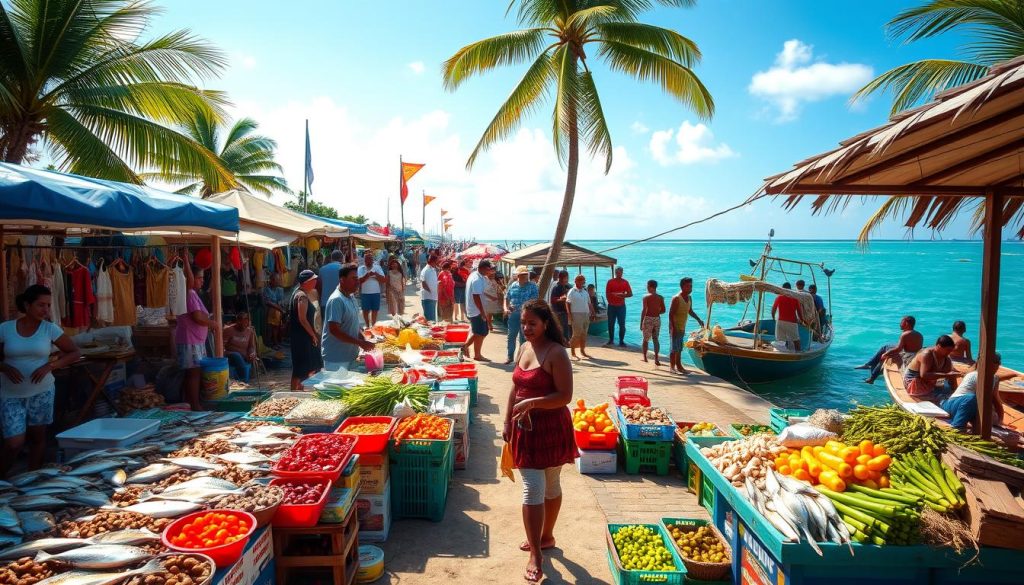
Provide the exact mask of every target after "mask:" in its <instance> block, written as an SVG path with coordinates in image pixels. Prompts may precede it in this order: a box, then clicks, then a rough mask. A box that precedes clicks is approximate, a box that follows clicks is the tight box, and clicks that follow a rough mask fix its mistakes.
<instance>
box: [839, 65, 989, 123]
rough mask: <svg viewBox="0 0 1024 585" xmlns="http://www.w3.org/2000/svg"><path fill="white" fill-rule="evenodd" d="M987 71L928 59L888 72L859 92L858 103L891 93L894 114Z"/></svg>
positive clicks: (986, 69)
mask: <svg viewBox="0 0 1024 585" xmlns="http://www.w3.org/2000/svg"><path fill="white" fill-rule="evenodd" d="M987 73H988V67H986V66H985V65H980V64H977V63H969V62H966V61H948V60H942V59H925V60H922V61H915V62H913V63H907V64H906V65H900V66H899V67H895V68H893V69H890V70H889V71H886V72H885V73H883V74H881V75H879V76H878V77H876V78H875V79H873V80H872V81H871V82H870V83H868V84H867V85H865V86H864V87H862V88H860V89H859V90H857V93H855V94H853V97H852V98H850V100H851V102H854V103H856V102H858V101H860V100H863V99H865V98H866V97H867V96H869V95H871V94H873V93H892V94H894V99H893V103H892V112H891V113H893V114H895V113H897V112H900V111H902V110H905V109H907V108H910V107H913V106H915V105H918V104H921V103H923V102H924V101H926V100H928V99H930V98H931V97H932V96H934V95H935V94H936V93H938V92H940V91H943V90H945V89H948V88H950V87H956V86H958V85H962V84H964V83H967V82H970V81H974V80H976V79H980V78H982V77H984V76H985V75H986V74H987Z"/></svg>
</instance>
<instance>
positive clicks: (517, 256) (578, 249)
mask: <svg viewBox="0 0 1024 585" xmlns="http://www.w3.org/2000/svg"><path fill="white" fill-rule="evenodd" d="M550 249H551V242H542V243H540V244H534V245H532V246H527V247H526V248H523V249H521V250H516V251H515V252H509V253H508V254H506V255H505V256H503V257H502V259H501V261H502V262H506V263H508V264H511V265H513V266H541V265H543V264H544V263H545V262H547V259H548V250H550ZM615 262H616V260H615V258H612V257H611V256H605V255H604V254H598V253H597V252H594V251H592V250H588V249H586V248H584V247H582V246H577V245H576V244H573V243H571V242H564V243H563V244H562V251H561V253H560V254H559V255H558V261H557V262H555V265H556V266H609V267H611V266H615Z"/></svg>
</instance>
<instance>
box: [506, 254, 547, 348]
mask: <svg viewBox="0 0 1024 585" xmlns="http://www.w3.org/2000/svg"><path fill="white" fill-rule="evenodd" d="M513 274H514V275H515V280H514V281H512V284H510V285H509V287H508V289H507V290H506V291H505V322H506V323H507V324H508V327H507V328H508V334H507V337H508V355H507V359H506V360H505V365H508V364H511V363H512V358H513V356H515V353H516V340H517V339H518V340H519V345H522V344H523V343H525V342H526V337H525V336H524V335H523V330H522V327H520V320H521V315H520V313H521V312H522V310H523V305H525V304H526V301H529V300H532V299H536V298H538V297H540V289H539V288H537V283H535V282H531V281H530V269H529V268H527V267H526V266H520V267H518V268H516V270H515V272H513Z"/></svg>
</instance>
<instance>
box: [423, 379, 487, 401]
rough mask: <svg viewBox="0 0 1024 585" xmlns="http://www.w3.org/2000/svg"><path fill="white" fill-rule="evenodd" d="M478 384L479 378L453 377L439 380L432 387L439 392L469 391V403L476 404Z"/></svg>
mask: <svg viewBox="0 0 1024 585" xmlns="http://www.w3.org/2000/svg"><path fill="white" fill-rule="evenodd" d="M479 386H480V380H479V378H454V379H450V380H440V381H438V382H437V384H435V386H434V387H435V388H437V390H438V391H439V392H448V391H452V390H454V391H456V392H458V391H465V392H469V405H470V406H476V400H477V389H478V388H479Z"/></svg>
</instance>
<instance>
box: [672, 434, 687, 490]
mask: <svg viewBox="0 0 1024 585" xmlns="http://www.w3.org/2000/svg"><path fill="white" fill-rule="evenodd" d="M672 463H673V464H674V465H675V466H676V469H678V470H679V473H681V474H683V480H684V481H685V480H686V474H687V473H688V472H689V459H688V458H687V457H686V435H685V434H684V433H682V432H680V431H676V436H675V438H673V439H672Z"/></svg>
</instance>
